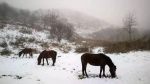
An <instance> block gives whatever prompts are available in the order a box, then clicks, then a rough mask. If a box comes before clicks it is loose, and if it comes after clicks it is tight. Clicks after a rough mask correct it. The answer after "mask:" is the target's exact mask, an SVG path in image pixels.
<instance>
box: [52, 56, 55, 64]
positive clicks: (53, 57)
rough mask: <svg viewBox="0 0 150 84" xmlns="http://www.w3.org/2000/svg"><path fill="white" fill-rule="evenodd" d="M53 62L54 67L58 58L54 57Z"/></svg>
mask: <svg viewBox="0 0 150 84" xmlns="http://www.w3.org/2000/svg"><path fill="white" fill-rule="evenodd" d="M52 60H53V64H52V66H55V61H56V58H55V57H53V58H52Z"/></svg>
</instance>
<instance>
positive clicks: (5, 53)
mask: <svg viewBox="0 0 150 84" xmlns="http://www.w3.org/2000/svg"><path fill="white" fill-rule="evenodd" d="M11 53H12V52H11V51H10V50H9V49H7V48H5V49H3V50H2V52H1V55H10V54H11Z"/></svg>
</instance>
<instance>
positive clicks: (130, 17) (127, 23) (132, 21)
mask: <svg viewBox="0 0 150 84" xmlns="http://www.w3.org/2000/svg"><path fill="white" fill-rule="evenodd" d="M123 23H124V28H125V29H126V30H127V32H128V34H129V40H131V33H132V28H133V26H136V25H137V23H136V17H135V14H134V13H133V12H129V13H128V14H127V15H126V16H125V18H124V19H123Z"/></svg>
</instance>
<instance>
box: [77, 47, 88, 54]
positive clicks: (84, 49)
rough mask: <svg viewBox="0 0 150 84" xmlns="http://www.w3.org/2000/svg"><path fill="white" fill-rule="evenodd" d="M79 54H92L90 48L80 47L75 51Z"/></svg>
mask: <svg viewBox="0 0 150 84" xmlns="http://www.w3.org/2000/svg"><path fill="white" fill-rule="evenodd" d="M75 52H77V53H83V52H90V51H89V48H88V47H78V48H76V49H75Z"/></svg>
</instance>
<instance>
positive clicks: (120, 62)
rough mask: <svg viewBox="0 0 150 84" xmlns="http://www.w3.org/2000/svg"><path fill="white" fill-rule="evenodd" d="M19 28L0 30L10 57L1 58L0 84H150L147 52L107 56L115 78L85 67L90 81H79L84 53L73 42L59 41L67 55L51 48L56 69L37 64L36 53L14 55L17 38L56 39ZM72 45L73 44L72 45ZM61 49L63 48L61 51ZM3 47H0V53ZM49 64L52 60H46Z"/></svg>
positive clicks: (92, 67) (9, 27)
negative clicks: (31, 55) (114, 70)
mask: <svg viewBox="0 0 150 84" xmlns="http://www.w3.org/2000/svg"><path fill="white" fill-rule="evenodd" d="M21 28H22V27H21V26H18V27H15V25H14V26H13V25H7V27H5V28H4V29H1V30H0V33H1V34H0V43H3V42H6V43H7V44H8V48H9V49H11V51H12V52H14V53H13V54H11V55H10V56H0V84H50V83H52V84H110V83H111V84H133V83H135V84H150V80H149V79H150V74H149V71H150V52H149V51H137V52H133V51H132V52H129V53H124V54H122V53H119V54H107V53H105V54H106V55H107V56H109V57H110V58H111V59H112V61H113V62H114V64H115V65H116V66H117V71H116V73H117V77H116V78H113V79H112V78H99V77H95V76H96V75H98V74H99V72H100V67H97V66H91V65H88V66H87V73H88V75H89V78H85V79H78V75H82V72H81V69H82V67H81V60H80V57H81V55H82V54H83V53H80V54H79V53H75V52H74V51H75V48H76V46H75V43H69V42H68V41H66V40H62V41H61V43H60V45H61V46H64V48H65V47H66V46H70V47H71V50H70V52H68V53H63V52H62V51H60V49H61V48H60V49H59V48H55V47H52V46H50V48H48V49H54V50H56V51H57V52H58V55H57V59H56V64H55V66H51V65H47V64H46V61H45V65H44V66H41V65H37V57H38V56H39V54H40V53H38V54H33V56H34V57H33V58H19V56H18V55H17V53H18V51H20V49H19V48H13V46H11V45H9V42H15V41H16V38H18V37H28V38H35V39H36V41H39V42H48V43H52V42H53V43H57V42H56V41H55V40H50V39H47V36H48V31H44V30H43V31H41V32H40V31H34V30H33V32H32V34H23V33H21V32H19V30H20V29H21ZM73 44H74V45H73ZM24 46H25V47H32V48H36V49H38V50H39V51H42V50H43V48H42V47H41V46H39V45H38V44H37V43H34V42H33V43H26V42H24ZM64 48H63V49H64ZM3 49H4V48H2V47H0V51H2V50H3ZM92 51H93V53H104V52H103V48H102V47H97V48H94V49H93V50H92ZM49 63H50V64H52V60H51V59H50V60H49ZM105 68H106V69H105V70H106V71H105V73H106V75H108V74H110V73H109V68H108V66H106V67H105Z"/></svg>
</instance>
